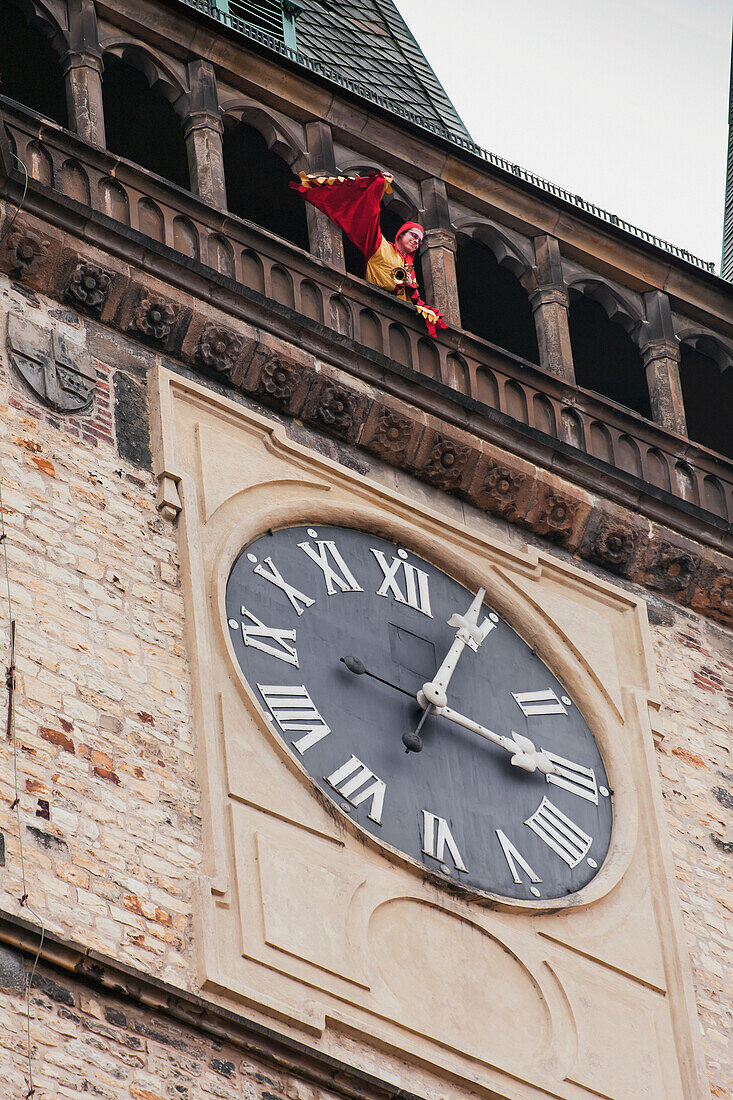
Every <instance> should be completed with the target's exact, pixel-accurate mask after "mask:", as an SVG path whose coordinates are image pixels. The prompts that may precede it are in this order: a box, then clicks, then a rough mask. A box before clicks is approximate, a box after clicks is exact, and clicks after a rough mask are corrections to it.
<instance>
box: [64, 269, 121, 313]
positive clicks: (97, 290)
mask: <svg viewBox="0 0 733 1100" xmlns="http://www.w3.org/2000/svg"><path fill="white" fill-rule="evenodd" d="M111 283H112V276H111V275H110V274H109V272H107V271H103V270H102V268H101V267H96V266H95V264H85V263H81V264H77V265H76V268H75V269H74V272H73V274H72V276H71V279H70V281H69V285H68V287H67V288H66V297H67V298H68V299H69V300H70V301H71V302H73V303H74V305H76V306H83V307H85V308H86V309H88V310H92V311H93V312H94V313H100V312H101V310H102V306H103V305H104V303H105V302H106V301H107V295H108V294H109V288H110V285H111Z"/></svg>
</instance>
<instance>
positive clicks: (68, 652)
mask: <svg viewBox="0 0 733 1100" xmlns="http://www.w3.org/2000/svg"><path fill="white" fill-rule="evenodd" d="M2 292H3V298H2V314H1V315H0V385H1V386H2V393H1V395H0V404H1V406H2V407H1V412H2V424H1V425H0V463H1V473H2V493H3V506H4V518H5V529H6V533H7V538H6V542H5V548H6V549H7V554H8V563H9V576H10V584H11V593H12V600H13V605H12V606H13V618H14V621H15V624H16V694H15V703H16V738H17V741H16V747H17V754H16V757H17V769H18V790H19V796H20V804H19V807H18V811H19V816H18V815H17V814H16V810H15V809H14V808H12V804H13V801H14V799H15V786H14V781H13V771H14V766H15V760H14V746H13V742H12V740H2V741H1V742H0V760H1V761H2V764H1V770H0V783H1V784H2V787H1V793H2V799H1V800H0V831H1V832H2V834H3V837H4V842H5V847H4V859H5V865H4V867H3V869H2V872H1V875H0V889H1V891H2V899H1V901H0V905H1V906H2V908H3V909H4V910H5V911H6V912H7V913H9V914H11V915H25V916H26V917H29V914H30V915H35V914H38V915H39V916H40V917H41V918H42V920H43V922H44V923H45V925H46V926H47V927H48V928H49V929H50V930H51V931H52V932H54V933H55V934H56V935H57V936H58V937H60V938H61V939H68V940H71V941H75V942H81V943H83V944H84V945H85V946H87V947H89V948H92V949H94V950H96V951H99V952H101V953H102V954H104V955H108V956H111V957H113V958H115V959H117V960H119V961H120V962H122V963H126V964H128V965H129V966H130V967H133V968H135V969H137V970H139V971H140V972H141V974H142V975H144V976H149V975H152V976H155V977H158V978H160V979H161V980H164V981H166V982H168V983H169V984H170V985H171V986H175V987H178V988H180V989H184V990H185V989H188V990H192V991H193V990H196V988H197V984H196V974H195V972H194V968H193V961H192V960H193V941H192V937H193V925H192V919H193V918H192V896H193V884H194V882H195V881H196V879H197V876H198V875H199V874H200V873H201V866H200V864H201V839H200V813H199V805H198V799H199V794H198V786H197V775H196V767H195V759H194V730H193V723H192V717H191V713H192V711H191V700H190V695H189V685H188V675H187V665H186V651H185V643H184V606H183V596H182V592H181V588H180V586H179V579H178V571H177V557H176V535H175V529H174V528H173V527H172V526H171V525H170V524H169V523H168V522H167V521H165V520H163V519H162V518H161V517H160V516H159V514H158V513H157V511H156V489H157V486H156V483H155V480H154V478H153V476H152V474H151V472H150V470H149V469H148V468H147V467H146V463H147V462H148V461H149V454H148V451H147V444H146V439H145V432H144V431H141V430H140V424H141V421H142V420H143V419H144V415H145V407H144V389H143V386H142V379H143V377H144V374H145V371H146V370H147V369H148V367H149V366H150V365H151V364H152V363H153V362H154V361H155V358H156V357H155V355H154V354H153V353H152V352H146V351H145V350H144V349H141V348H140V347H139V346H137V345H134V344H130V343H128V342H126V341H125V340H123V339H121V338H119V337H117V338H113V336H112V334H111V333H109V332H107V331H106V330H105V329H103V328H102V327H101V326H99V325H97V324H95V323H92V322H80V321H79V319H78V317H77V316H76V315H75V314H73V313H69V312H67V311H63V310H62V311H59V310H58V309H57V308H56V307H55V306H54V305H53V303H50V302H48V301H45V302H44V301H42V300H41V299H40V298H36V297H35V296H32V295H31V300H30V301H29V292H28V291H25V290H23V289H22V288H18V287H17V286H13V285H11V284H9V283H4V284H3V287H2ZM28 305H30V306H32V307H33V309H34V318H35V319H36V322H37V321H38V317H39V314H37V313H36V312H35V310H37V309H40V310H41V311H42V313H43V315H44V316H45V318H46V321H47V323H48V326H49V328H50V327H51V326H54V327H55V328H62V329H63V328H64V326H66V328H67V329H68V332H69V334H70V337H72V336H73V337H74V338H75V339H77V340H80V341H81V342H82V343H83V346H84V347H85V348H86V349H87V350H88V351H89V353H90V355H91V357H92V362H93V364H94V367H95V370H96V375H97V404H96V406H95V412H94V413H93V414H92V415H84V414H78V415H70V416H59V415H58V414H55V413H51V412H50V411H48V410H45V409H43V407H42V406H41V405H40V403H39V402H38V401H37V400H36V399H35V398H33V396H32V395H31V394H30V392H29V390H28V389H27V388H26V387H25V385H24V384H23V383H22V382H21V381H20V380H19V379H18V377H17V374H16V373H15V370H14V368H13V367H12V366H11V365H10V363H9V360H8V355H7V353H6V350H5V349H6V340H5V329H6V322H7V315H8V313H9V312H11V311H17V312H20V313H23V311H24V310H27V307H28ZM44 323H45V322H44ZM245 400H246V399H245ZM286 424H287V425H288V430H290V431H292V432H293V434H294V436H295V437H296V438H298V439H299V441H301V442H304V443H305V444H306V445H310V446H315V447H317V448H318V449H319V450H323V451H324V452H325V453H327V454H328V455H329V456H330V457H332V458H335V459H336V460H337V461H341V462H343V463H345V464H348V465H349V466H351V468H356V469H359V470H361V471H362V472H364V473H366V474H368V475H369V476H372V477H374V478H376V479H379V480H391V481H392V482H393V483H397V484H398V486H399V488H400V489H401V490H402V491H403V492H404V491H406V492H409V493H411V494H412V495H413V496H415V497H417V498H418V499H423V500H424V499H428V498H429V499H430V500H431V502H432V503H433V504H434V505H435V507H436V508H437V509H440V510H446V511H448V512H450V513H451V514H452V515H457V516H458V517H459V518H461V519H462V520H464V521H465V522H468V523H471V524H475V525H476V526H477V527H480V529H482V530H490V531H491V532H492V533H494V534H497V535H499V537H505V538H509V539H510V540H511V541H513V542H515V544H517V545H520V544H523V543H524V542H526V541H528V540H534V541H535V542H536V543H537V544H538V545H542V546H544V547H545V548H547V547H548V546H550V545H551V544H548V543H545V542H543V541H542V540H541V539H539V538H537V537H536V536H535V535H533V534H532V533H528V532H527V531H521V530H519V529H518V528H516V527H512V526H511V525H510V524H509V523H508V522H507V521H506V520H504V519H502V518H500V517H498V516H497V517H494V516H487V515H486V514H484V513H481V512H479V511H478V510H476V509H474V508H473V507H472V506H471V505H469V504H464V503H462V502H460V501H458V500H456V499H455V498H452V497H448V496H446V495H444V494H443V493H440V492H439V491H438V489H435V488H432V487H429V486H426V485H421V484H420V483H419V482H418V481H417V480H415V479H414V478H412V477H411V476H409V475H407V474H402V473H400V472H398V471H396V470H394V469H393V468H392V467H391V466H388V465H386V464H383V463H382V462H381V461H380V460H379V459H378V458H375V457H374V456H367V455H365V453H364V452H363V451H362V450H359V451H357V450H356V448H354V447H352V446H351V445H350V444H347V443H340V442H337V441H334V440H328V439H325V437H323V436H321V435H320V434H319V433H318V431H317V430H316V429H315V428H309V429H303V428H302V426H301V425H299V424H298V423H296V422H293V421H286ZM553 552H555V553H557V554H559V555H561V556H567V551H565V550H563V549H561V548H559V547H557V546H556V547H555V549H554V551H553ZM1 564H2V563H0V565H1ZM585 568H589V569H594V568H596V567H595V566H593V565H590V564H588V565H586V566H585ZM617 583H620V584H623V585H626V586H628V587H629V588H630V589H632V590H633V591H635V592H640V591H642V590H641V589H640V588H638V587H637V586H633V585H632V584H631V582H630V581H625V580H618V581H617ZM648 603H649V608H650V618H651V622H652V628H653V637H654V645H655V652H656V656H657V665H658V672H659V678H660V688H661V699H662V712H661V726H662V731H663V733H664V738H663V739H662V741H661V743H660V745H659V747H658V756H659V766H660V772H661V777H662V785H663V790H664V795H665V803H666V807H667V814H668V826H669V833H670V836H671V841H672V847H673V852H674V859H675V865H676V870H677V878H678V883H679V889H680V896H681V902H682V908H683V914H684V926H685V930H686V934H687V940H688V944H689V948H690V953H691V958H692V964H693V970H694V978H695V993H696V999H697V1003H698V1008H699V1014H700V1021H701V1027H702V1031H703V1038H704V1048H705V1053H706V1056H707V1059H708V1066H709V1071H710V1080H711V1085H712V1095H714V1096H718V1097H723V1096H727V1095H730V1094H731V1092H733V1080H732V1079H731V1077H730V1071H731V1057H730V1049H729V1047H727V1043H728V1042H729V1038H728V1036H729V1033H730V1027H731V1023H733V1016H732V1015H731V1007H730V1006H731V1001H732V1000H733V998H732V997H731V992H732V990H731V986H730V977H729V972H730V967H728V968H727V972H726V962H725V943H726V928H727V927H729V925H728V926H727V925H726V921H727V920H728V921H729V918H730V912H731V910H732V909H733V899H732V897H731V891H730V868H731V856H732V854H733V833H731V825H730V810H731V808H733V796H732V795H731V780H732V779H733V763H732V762H731V759H730V717H731V706H732V705H733V691H732V690H731V682H732V680H733V677H732V676H731V673H733V645H732V643H731V636H730V633H729V632H727V631H726V629H725V628H724V627H722V626H719V625H717V624H716V623H714V622H712V621H711V620H708V619H704V618H702V617H700V616H698V615H696V614H695V613H694V612H693V611H691V610H687V609H684V608H680V607H679V606H678V605H676V604H672V603H668V602H666V601H665V600H663V599H662V598H660V596H659V595H656V594H649V595H648ZM0 613H1V614H2V631H3V633H2V637H3V639H4V652H5V654H6V658H5V659H6V660H7V638H8V629H7V624H8V605H7V601H6V600H5V597H4V595H3V596H2V599H0ZM18 821H19V822H20V827H21V830H22V837H23V847H24V857H25V871H26V880H25V881H26V885H25V887H24V886H23V881H22V876H21V866H20V859H19V854H20V853H19V846H18ZM25 893H27V894H28V897H27V900H26V904H23V905H21V903H20V900H19V899H21V898H22V897H23V895H24V894H25ZM20 966H21V963H20V961H19V957H16V956H13V957H11V958H10V959H9V960H8V959H5V961H4V962H3V964H2V966H0V974H1V975H2V984H3V986H4V987H5V989H6V990H7V991H8V996H7V999H6V1004H5V1007H4V1008H3V1009H2V1012H3V1016H2V1024H3V1027H4V1028H6V1029H7V1032H6V1037H5V1039H4V1040H3V1041H4V1042H6V1043H7V1044H8V1045H7V1049H6V1050H5V1053H4V1057H3V1064H5V1063H7V1070H6V1071H5V1076H6V1079H7V1080H8V1081H9V1082H11V1083H12V1090H11V1092H10V1094H9V1095H12V1096H22V1095H25V1092H24V1089H23V1081H24V1073H25V1070H24V1064H23V1059H24V1053H23V1052H24V1049H25V1037H24V1029H25V1021H24V1013H25V1004H24V997H23V995H22V986H23V978H22V975H21V973H20V970H19V967H20ZM39 975H40V977H39V980H38V986H37V989H36V991H35V992H34V994H33V997H32V1004H31V1012H32V1017H33V1024H32V1039H33V1044H34V1065H37V1067H38V1070H37V1092H36V1094H35V1095H36V1100H39V1097H40V1098H42V1100H51V1098H52V1097H53V1098H54V1100H56V1098H58V1097H63V1096H75V1095H77V1094H78V1093H79V1091H80V1088H81V1086H80V1082H81V1081H87V1082H89V1088H88V1091H90V1093H91V1094H93V1095H99V1096H102V1097H107V1096H109V1097H112V1096H114V1097H115V1100H128V1098H129V1100H159V1098H161V1097H164V1098H165V1100H179V1098H180V1100H199V1098H201V1100H203V1098H208V1097H209V1096H214V1097H218V1096H221V1097H225V1096H226V1097H230V1096H234V1097H240V1096H241V1097H242V1098H246V1100H275V1098H277V1100H280V1098H281V1097H285V1096H287V1097H289V1098H290V1100H315V1097H316V1096H318V1097H319V1098H320V1097H323V1098H324V1100H326V1098H327V1097H329V1096H330V1094H329V1093H328V1092H327V1091H324V1090H323V1086H314V1085H313V1084H312V1083H311V1084H309V1083H307V1082H306V1083H303V1082H300V1083H298V1081H297V1080H296V1078H295V1077H293V1076H290V1077H288V1079H287V1080H284V1079H283V1078H282V1077H280V1076H278V1073H277V1072H276V1071H273V1069H272V1067H270V1068H269V1069H268V1068H266V1067H264V1068H263V1066H259V1067H258V1066H257V1065H256V1064H255V1062H253V1061H252V1060H251V1059H250V1056H249V1055H247V1056H245V1055H243V1054H242V1051H241V1049H239V1048H237V1049H235V1048H233V1047H231V1048H230V1047H229V1046H227V1044H226V1042H225V1041H224V1040H220V1041H218V1042H216V1041H214V1040H213V1039H211V1038H210V1037H209V1038H206V1037H203V1036H202V1035H200V1034H198V1033H197V1032H196V1030H195V1029H191V1028H189V1029H188V1030H187V1029H185V1028H183V1030H181V1031H176V1030H175V1028H174V1029H173V1030H170V1029H169V1028H168V1025H166V1027H164V1028H162V1029H161V1028H160V1027H159V1024H158V1022H156V1021H154V1020H152V1019H151V1017H150V1015H147V1016H146V1015H145V1011H144V1010H143V1009H142V1008H141V1007H139V1006H138V1007H135V1005H134V1002H133V1001H132V1000H131V999H130V998H129V997H128V998H127V999H126V1000H125V1001H124V1003H122V1002H121V1001H118V1000H115V999H114V997H113V996H112V994H110V993H109V992H100V993H98V994H96V995H95V994H94V993H93V992H90V991H89V990H88V989H87V988H82V987H81V986H79V987H78V988H77V987H76V986H74V987H73V988H71V987H68V986H64V985H63V983H62V982H60V980H59V977H58V975H57V974H56V975H54V974H53V973H52V972H51V971H46V970H44V968H43V967H42V968H41V970H40V971H39ZM727 975H728V976H727ZM726 976H727V981H728V985H727V988H726ZM44 983H45V984H44ZM54 983H55V984H54ZM178 1026H179V1025H176V1027H178ZM170 1027H173V1025H170ZM181 1027H182V1025H181ZM85 1087H86V1086H85ZM346 1094H347V1093H341V1092H339V1093H338V1095H346ZM354 1094H355V1093H354ZM334 1095H336V1093H334Z"/></svg>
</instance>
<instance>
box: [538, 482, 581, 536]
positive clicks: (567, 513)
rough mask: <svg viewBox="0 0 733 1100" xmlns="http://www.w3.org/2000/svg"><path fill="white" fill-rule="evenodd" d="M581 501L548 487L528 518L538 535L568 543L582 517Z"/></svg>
mask: <svg viewBox="0 0 733 1100" xmlns="http://www.w3.org/2000/svg"><path fill="white" fill-rule="evenodd" d="M581 503H582V502H581V501H580V500H573V499H572V498H571V497H567V496H565V495H564V494H562V493H559V492H557V491H556V490H555V489H552V488H549V487H547V488H545V491H544V495H543V496H541V497H540V500H539V502H538V505H537V508H536V509H534V510H533V513H530V515H529V516H528V517H527V518H528V521H529V522H530V524H531V526H532V527H533V528H534V530H535V531H536V532H537V534H538V535H544V537H545V538H548V539H552V540H553V541H555V542H562V543H565V544H568V543H570V542H572V541H573V536H574V534H575V532H576V529H577V526H578V524H579V521H580V519H581Z"/></svg>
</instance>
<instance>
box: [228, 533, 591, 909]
mask: <svg viewBox="0 0 733 1100" xmlns="http://www.w3.org/2000/svg"><path fill="white" fill-rule="evenodd" d="M485 583H486V586H487V587H488V589H489V591H490V590H491V577H490V576H487V577H486V579H485ZM475 595H476V593H475V592H471V591H469V590H468V589H467V588H464V587H463V585H461V584H459V583H458V582H457V581H455V580H453V578H452V577H449V576H447V575H446V574H445V573H444V572H442V571H441V570H440V569H438V568H436V567H435V566H434V565H432V564H430V563H429V562H426V561H424V560H423V559H421V558H420V557H418V556H417V555H416V554H414V553H412V552H411V551H409V550H407V549H403V548H402V547H401V546H399V545H398V544H395V543H392V542H388V541H386V540H384V539H381V538H378V537H376V536H374V535H370V534H367V533H365V532H363V531H355V530H351V529H348V528H344V527H328V526H322V525H319V526H313V527H287V528H284V529H282V530H279V531H274V532H272V533H268V534H267V535H264V536H262V537H261V538H259V539H257V540H256V541H255V542H253V543H252V544H251V545H250V546H248V547H247V548H246V549H245V550H244V551H243V552H242V553H241V554H240V556H239V557H238V559H237V560H236V562H235V564H234V566H233V568H232V571H231V574H230V576H229V580H228V583H227V589H226V614H227V623H228V630H229V634H230V637H231V640H232V644H233V647H234V652H235V654H236V657H237V660H238V661H239V664H240V666H241V669H242V672H243V673H244V676H245V678H246V679H247V681H248V683H249V684H250V686H251V688H252V690H253V692H254V693H255V695H256V697H257V699H258V701H259V703H260V705H261V706H262V708H263V711H264V713H265V714H266V715H267V717H268V720H269V721H270V722H271V724H272V727H273V729H274V730H275V731H276V732H277V733H278V735H279V736H280V737H281V738H282V741H283V742H284V744H285V745H286V746H287V749H288V751H289V752H290V753H292V755H293V756H294V757H295V758H296V759H297V760H298V761H299V762H300V763H301V764H302V765H303V767H304V768H305V770H306V771H307V772H308V774H309V776H310V778H311V780H312V781H313V783H315V785H316V786H317V787H318V788H319V789H320V790H321V791H322V792H323V794H324V795H325V796H326V797H327V798H329V799H330V800H331V801H332V802H333V803H334V804H335V806H336V807H338V809H339V811H340V812H342V813H343V814H346V815H348V816H349V818H350V819H351V820H352V821H353V822H355V823H357V824H358V825H359V826H360V827H361V828H362V829H364V830H366V831H367V832H368V833H369V834H371V836H372V837H374V838H375V839H376V840H378V841H379V842H381V843H382V844H386V845H389V846H390V847H391V848H392V849H396V850H397V851H398V852H400V853H402V854H403V855H405V856H407V857H408V858H409V859H410V860H412V861H413V862H414V863H416V864H419V865H420V866H421V867H423V868H425V869H427V870H428V871H430V872H432V873H434V874H436V875H437V876H438V877H439V878H441V879H443V880H444V881H445V880H446V879H450V880H451V881H452V882H456V883H460V884H461V885H462V886H463V887H464V888H466V889H468V890H472V891H476V892H481V893H488V894H492V895H499V896H501V897H505V898H512V899H523V900H526V901H533V900H535V901H536V900H539V899H547V900H549V899H557V898H562V897H565V896H566V895H568V894H570V893H574V892H576V891H577V890H580V889H581V887H583V886H585V885H586V884H587V883H588V882H589V881H590V880H591V879H592V878H593V876H594V875H595V874H596V873H597V871H598V869H599V868H600V866H601V864H602V862H603V859H604V858H605V855H606V852H607V851H608V846H609V841H610V836H611V821H612V811H611V797H610V792H609V787H608V780H607V778H606V773H605V770H604V767H603V761H602V760H601V756H600V753H599V751H598V748H597V746H596V743H595V740H594V738H593V735H592V733H591V731H590V729H589V728H588V726H587V725H586V723H585V721H584V719H583V717H582V715H581V713H580V711H579V710H578V707H577V706H576V705H575V703H574V702H573V700H572V698H571V697H570V695H569V694H568V692H567V690H566V689H565V688H564V687H563V686H562V684H560V682H559V681H558V680H557V679H556V677H555V676H553V675H552V673H551V672H550V671H549V669H548V668H547V666H546V665H545V664H544V663H543V662H542V661H541V660H540V659H539V658H538V657H537V655H536V654H535V653H534V651H533V650H532V649H531V648H530V647H529V646H528V645H527V644H526V643H525V642H524V641H523V640H522V639H521V638H520V637H519V635H518V634H516V633H515V632H514V631H513V630H512V629H511V627H509V626H508V624H507V623H505V622H503V621H502V620H501V619H500V617H499V616H498V615H497V614H495V612H494V611H493V610H492V608H491V606H490V602H489V600H488V599H487V600H485V601H484V603H483V605H482V606H479V604H480V600H475ZM456 615H457V616H459V617H460V619H459V618H453V622H452V624H449V623H448V620H449V619H451V618H452V617H454V616H456ZM342 657H346V658H357V661H353V660H350V661H348V664H346V663H344V662H343V661H342V660H341V658H342ZM446 658H448V664H449V665H451V666H452V665H453V664H454V665H455V668H454V671H453V672H452V675H450V676H449V682H448V683H447V686H445V688H444V697H443V696H442V695H441V691H442V690H443V688H442V687H441V685H442V684H444V683H445V680H446V675H447V674H450V669H448V673H447V672H446V668H447V666H446ZM349 666H350V667H349ZM362 667H364V668H365V669H366V670H367V671H366V672H365V673H362V672H361V668H362ZM350 668H351V669H352V670H353V671H350ZM370 674H372V675H370ZM376 677H380V678H381V680H380V679H377V678H376ZM382 681H385V682H382ZM423 689H424V690H423ZM428 696H432V698H433V702H432V703H431V701H430V699H429V698H428ZM436 704H437V705H436ZM418 727H419V730H418ZM403 736H404V740H403ZM406 744H407V745H409V746H411V748H412V749H413V750H415V749H418V750H419V751H409V750H408V749H406V747H405V745H406ZM533 767H534V770H532V768H533ZM542 768H544V770H541V769H542Z"/></svg>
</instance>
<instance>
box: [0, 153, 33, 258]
mask: <svg viewBox="0 0 733 1100" xmlns="http://www.w3.org/2000/svg"><path fill="white" fill-rule="evenodd" d="M10 155H11V157H12V158H13V160H14V161H17V163H18V164H19V165H20V167H21V168H22V169H23V171H24V172H25V184H24V186H23V194H22V195H21V196H20V202H19V203H18V207H17V209H16V211H15V213H14V214H13V216H12V218H11V219H10V224H9V225H6V226H5V229H4V230H3V232H2V233H1V234H0V244H2V242H3V241H4V240H5V238H6V237H7V235H8V234H9V233H10V230H11V229H12V228H13V226H14V224H15V219H16V218H17V217H18V214H20V212H21V210H22V209H23V203H24V202H25V197H26V195H27V194H28V169H27V168H26V166H25V164H24V163H23V161H22V160H21V159H20V157H16V155H15V153H13V152H12V150H11V153H10Z"/></svg>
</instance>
